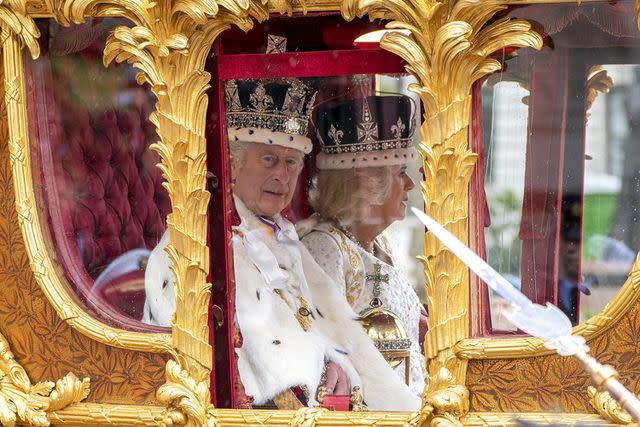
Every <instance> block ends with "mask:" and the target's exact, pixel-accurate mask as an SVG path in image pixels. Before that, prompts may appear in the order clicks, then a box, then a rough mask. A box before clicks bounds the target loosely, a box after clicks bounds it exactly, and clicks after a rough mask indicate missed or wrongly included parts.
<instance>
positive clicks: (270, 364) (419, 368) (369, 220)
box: [222, 74, 426, 410]
mask: <svg viewBox="0 0 640 427" xmlns="http://www.w3.org/2000/svg"><path fill="white" fill-rule="evenodd" d="M410 82H411V79H409V78H407V77H405V76H398V75H375V74H357V75H342V76H333V77H295V78H294V77H282V78H281V77H270V78H244V79H226V80H224V81H223V82H222V87H223V88H224V97H225V100H224V102H225V111H224V127H225V130H224V134H225V135H226V141H227V143H228V147H229V159H230V174H229V175H230V176H229V180H230V181H229V184H230V185H229V188H230V191H231V194H232V203H231V205H232V206H231V209H233V212H234V213H233V219H232V224H231V227H232V233H231V234H232V236H233V244H232V254H233V269H234V278H235V281H234V282H235V307H234V308H235V316H234V319H235V325H234V327H235V328H236V329H237V331H239V334H240V335H241V336H242V342H241V344H240V345H236V347H237V348H236V353H237V355H238V362H237V363H238V364H237V373H238V375H239V379H240V381H241V382H242V384H243V392H244V394H245V395H246V396H244V398H246V399H248V400H250V401H251V402H252V405H253V407H255V408H281V409H293V408H296V407H298V406H299V405H317V404H321V405H323V406H325V407H332V408H334V409H339V410H349V409H358V406H359V405H366V406H367V407H369V408H370V409H378V410H406V409H410V408H412V407H414V406H415V405H419V402H418V401H419V396H420V395H421V393H422V390H423V388H424V384H425V363H424V356H423V354H422V348H421V345H420V343H419V340H420V338H419V336H420V332H421V331H422V332H424V331H423V328H422V327H421V322H422V323H423V326H424V322H425V320H426V319H425V317H424V308H423V302H424V298H421V295H422V287H423V283H424V276H423V273H422V268H421V266H420V265H419V263H418V261H417V260H416V259H415V256H416V255H418V254H420V253H422V240H423V232H424V231H423V227H422V226H421V225H420V224H419V223H418V221H417V220H416V219H415V218H409V217H408V216H407V206H409V205H414V206H421V205H422V197H421V195H420V193H419V191H417V189H416V188H415V183H416V181H418V180H419V179H421V173H420V170H419V169H420V164H421V158H420V156H419V155H418V153H417V151H416V149H415V147H416V143H417V137H418V135H417V132H416V130H417V129H418V126H419V123H420V116H421V113H420V105H419V103H418V102H416V97H415V96H414V95H413V96H409V95H408V92H407V90H406V88H407V85H408V84H409V83H410ZM320 343H328V345H325V344H320ZM236 344H238V343H236ZM258 348H260V349H265V348H266V351H265V350H261V351H257V349H258ZM294 361H295V363H294ZM365 361H367V362H365ZM318 368H320V369H318ZM323 372H324V373H323ZM373 376H375V377H377V378H380V377H383V378H385V379H386V380H385V388H387V387H388V388H389V389H391V390H395V392H396V393H397V395H398V397H397V400H395V401H394V400H391V401H389V400H388V399H386V398H385V397H384V396H385V395H386V393H387V392H386V391H384V390H383V389H382V388H376V387H377V386H376V384H375V382H372V381H371V378H373ZM378 384H380V383H378ZM238 398H239V397H238V396H236V399H238Z"/></svg>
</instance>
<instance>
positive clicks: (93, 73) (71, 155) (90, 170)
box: [30, 24, 170, 330]
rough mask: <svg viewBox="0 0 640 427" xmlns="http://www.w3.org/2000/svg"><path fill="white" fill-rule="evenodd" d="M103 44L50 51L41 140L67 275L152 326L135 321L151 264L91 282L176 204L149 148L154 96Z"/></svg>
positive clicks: (108, 305)
mask: <svg viewBox="0 0 640 427" xmlns="http://www.w3.org/2000/svg"><path fill="white" fill-rule="evenodd" d="M54 25H55V24H54ZM45 34H46V33H45ZM58 35H60V33H58ZM82 35H83V32H82V31H79V34H78V35H77V36H78V37H82ZM105 35H106V33H105ZM103 46H104V39H99V40H96V42H95V44H93V45H91V46H89V47H87V48H86V49H84V50H83V51H80V52H68V53H66V52H60V51H56V52H55V53H53V52H49V51H47V49H46V48H45V49H44V51H43V55H42V57H41V58H40V59H39V60H38V61H37V63H36V64H34V65H33V67H32V68H31V74H32V75H31V76H30V81H31V82H32V86H33V96H32V103H33V104H34V105H33V108H32V112H33V114H34V115H35V117H37V118H38V120H37V121H38V122H39V124H38V125H36V126H37V131H36V135H35V136H36V138H34V141H33V143H34V144H37V147H38V151H39V162H38V163H39V165H40V172H39V173H40V175H41V179H42V183H43V196H44V200H45V201H46V205H47V210H48V214H49V215H48V216H49V223H50V227H51V231H52V237H53V240H54V242H55V245H56V250H57V252H58V258H59V260H60V261H61V264H62V267H63V269H64V270H65V273H66V275H67V278H68V279H69V280H70V281H71V283H72V284H73V286H74V287H75V288H76V291H77V292H78V294H79V296H80V297H81V298H82V299H83V300H84V301H85V302H86V303H87V304H88V306H89V307H90V308H92V309H93V310H94V311H95V312H96V313H97V314H98V315H100V316H101V317H103V319H104V320H105V321H108V322H110V323H112V324H116V325H118V326H123V327H127V328H134V329H144V330H148V327H146V326H143V325H142V324H137V322H134V321H132V317H133V319H140V318H141V317H142V308H143V305H144V277H143V276H144V272H143V271H138V272H136V274H134V275H133V276H137V277H136V278H135V280H134V278H132V277H131V274H128V275H127V276H126V277H118V278H116V279H114V280H113V281H112V283H109V284H106V285H105V286H102V287H101V289H100V290H99V292H96V291H95V290H94V289H93V281H94V279H95V278H96V277H97V276H98V275H99V274H100V272H102V270H104V269H105V268H106V267H107V266H108V265H109V263H110V262H111V261H113V260H114V259H115V258H116V257H118V256H119V255H122V254H123V253H125V252H126V251H128V250H130V249H135V248H148V249H152V248H153V247H154V246H155V245H156V244H157V243H158V242H159V240H160V238H161V236H162V234H163V232H164V230H165V218H166V215H167V213H168V212H169V210H170V201H169V198H168V195H167V192H166V190H165V189H164V188H163V187H161V184H162V177H161V173H160V170H159V169H158V168H157V167H156V166H155V165H156V163H158V162H159V158H158V155H157V154H156V153H154V152H152V151H151V150H150V149H149V144H150V143H151V142H154V141H155V140H157V136H156V134H155V130H154V128H153V126H152V125H151V123H150V122H149V121H148V119H147V116H148V113H149V112H150V107H151V106H152V105H153V104H152V100H151V99H150V97H149V96H148V95H147V93H146V92H145V91H146V89H144V88H142V87H139V86H137V85H136V84H135V81H133V79H132V74H131V73H130V71H129V70H128V69H127V68H125V67H124V66H119V67H115V69H108V70H107V69H105V68H104V66H103V65H102V57H101V56H102V47H103Z"/></svg>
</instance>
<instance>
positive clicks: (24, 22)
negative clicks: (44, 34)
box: [0, 0, 40, 59]
mask: <svg viewBox="0 0 640 427" xmlns="http://www.w3.org/2000/svg"><path fill="white" fill-rule="evenodd" d="M0 26H1V27H2V38H1V39H0V45H1V44H2V43H4V41H5V40H6V39H7V37H9V33H13V34H15V35H17V36H18V37H19V38H20V41H21V42H22V44H24V45H25V46H27V47H28V48H29V51H30V52H31V56H32V57H33V59H36V58H37V57H38V56H40V45H38V37H40V31H39V30H38V27H36V23H35V22H34V21H33V18H32V17H30V16H29V15H28V14H27V0H5V1H3V2H2V3H0Z"/></svg>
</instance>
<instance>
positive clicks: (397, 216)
mask: <svg viewBox="0 0 640 427" xmlns="http://www.w3.org/2000/svg"><path fill="white" fill-rule="evenodd" d="M388 168H389V172H390V174H391V176H390V177H389V179H390V180H391V183H390V186H389V192H388V193H387V198H386V199H385V200H384V201H383V202H382V204H381V205H378V206H374V207H373V211H374V212H372V213H373V215H372V216H374V217H378V218H380V219H382V221H383V223H384V224H385V225H390V224H391V223H392V222H394V221H398V220H401V219H403V218H404V217H405V214H406V211H407V200H408V196H407V193H408V192H409V191H411V190H412V189H413V187H415V183H414V182H413V180H412V179H411V177H410V176H409V175H407V166H406V165H396V166H388Z"/></svg>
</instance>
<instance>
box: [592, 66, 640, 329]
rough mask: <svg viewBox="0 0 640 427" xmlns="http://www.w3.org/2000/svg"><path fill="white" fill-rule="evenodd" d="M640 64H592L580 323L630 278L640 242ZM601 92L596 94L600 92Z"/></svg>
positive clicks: (602, 305) (609, 298) (608, 299)
mask: <svg viewBox="0 0 640 427" xmlns="http://www.w3.org/2000/svg"><path fill="white" fill-rule="evenodd" d="M639 76H640V66H638V65H631V64H607V65H603V66H594V67H593V68H592V70H591V73H590V78H589V80H588V82H587V90H589V89H591V94H592V96H593V97H594V98H595V99H594V100H593V102H592V104H590V105H589V104H588V107H590V108H589V110H588V112H587V117H588V121H587V126H586V133H585V137H586V156H585V180H584V213H583V223H582V224H583V225H582V242H583V248H582V259H583V262H582V271H581V275H582V290H583V292H582V293H583V295H581V297H580V298H581V299H580V320H581V321H585V320H588V319H589V318H590V317H592V316H593V315H595V314H597V312H598V311H600V310H601V309H602V308H603V307H604V306H605V305H606V304H607V302H609V301H610V300H611V298H612V297H613V296H614V295H615V294H616V292H617V291H618V290H619V289H620V286H621V285H622V284H623V283H624V281H625V280H626V277H627V274H628V272H629V270H630V269H631V265H632V264H633V261H634V260H635V257H636V253H637V251H638V249H640V240H639V239H638V237H637V235H638V233H637V232H636V230H637V229H638V214H637V209H636V206H637V205H638V201H639V197H640V194H639V192H638V186H637V183H638V181H639V179H640V176H639V174H638V170H640V168H639V165H638V160H637V158H638V155H637V154H640V153H637V148H636V147H637V143H636V141H637V140H638V132H639V131H640V128H639V127H638V124H639V123H640V122H639V121H638V117H640V115H639V114H638V112H640V108H639V105H638V102H637V96H638V95H639V93H638V88H639V87H640V86H639V85H640V77H639ZM596 89H598V90H596Z"/></svg>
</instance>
